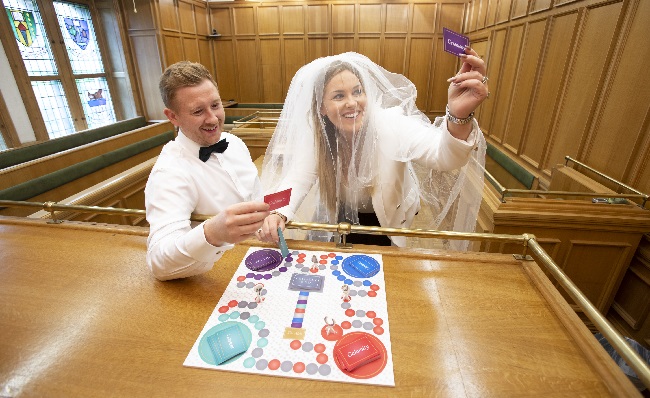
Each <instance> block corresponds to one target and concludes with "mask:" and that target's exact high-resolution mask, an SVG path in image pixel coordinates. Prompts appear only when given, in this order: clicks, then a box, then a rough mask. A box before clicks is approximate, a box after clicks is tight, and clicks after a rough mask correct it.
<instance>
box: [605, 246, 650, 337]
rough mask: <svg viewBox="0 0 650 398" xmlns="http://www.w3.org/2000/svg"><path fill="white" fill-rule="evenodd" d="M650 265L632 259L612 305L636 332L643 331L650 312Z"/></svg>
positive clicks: (640, 260) (638, 259)
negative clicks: (649, 267)
mask: <svg viewBox="0 0 650 398" xmlns="http://www.w3.org/2000/svg"><path fill="white" fill-rule="evenodd" d="M639 248H640V246H639ZM649 265H650V264H646V263H645V262H643V261H642V259H640V258H637V257H635V258H634V259H632V262H631V263H630V267H629V268H628V271H627V273H626V274H625V277H624V278H623V281H622V282H621V288H620V289H619V290H618V293H617V294H616V297H615V299H614V303H613V304H612V309H613V310H614V311H616V312H617V313H618V314H619V315H620V316H621V317H622V318H623V319H624V320H625V322H627V324H628V325H629V326H630V328H632V329H634V330H639V329H641V327H642V326H643V324H644V323H645V322H646V320H647V319H648V312H650V269H648V266H649Z"/></svg>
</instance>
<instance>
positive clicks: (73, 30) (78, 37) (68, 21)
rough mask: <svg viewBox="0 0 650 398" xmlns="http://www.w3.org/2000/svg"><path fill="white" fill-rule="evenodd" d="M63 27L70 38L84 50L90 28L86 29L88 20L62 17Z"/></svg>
mask: <svg viewBox="0 0 650 398" xmlns="http://www.w3.org/2000/svg"><path fill="white" fill-rule="evenodd" d="M63 20H64V21H65V27H66V29H67V30H68V33H70V37H72V40H73V41H74V42H75V43H76V44H77V45H78V46H79V48H81V49H82V50H85V49H86V47H87V46H88V42H89V41H90V30H89V29H88V22H87V21H86V20H85V19H77V18H74V19H73V18H64V19H63Z"/></svg>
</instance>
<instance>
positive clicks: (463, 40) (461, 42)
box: [442, 28, 469, 57]
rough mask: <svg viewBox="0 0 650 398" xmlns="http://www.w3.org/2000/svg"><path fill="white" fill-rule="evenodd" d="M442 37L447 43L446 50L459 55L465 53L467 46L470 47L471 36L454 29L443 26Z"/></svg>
mask: <svg viewBox="0 0 650 398" xmlns="http://www.w3.org/2000/svg"><path fill="white" fill-rule="evenodd" d="M442 38H443V41H444V43H445V45H444V49H445V51H446V52H448V53H450V54H454V55H455V56H457V57H458V56H459V55H461V54H465V47H469V38H468V37H467V36H463V35H461V34H460V33H456V32H454V31H453V30H449V29H447V28H442Z"/></svg>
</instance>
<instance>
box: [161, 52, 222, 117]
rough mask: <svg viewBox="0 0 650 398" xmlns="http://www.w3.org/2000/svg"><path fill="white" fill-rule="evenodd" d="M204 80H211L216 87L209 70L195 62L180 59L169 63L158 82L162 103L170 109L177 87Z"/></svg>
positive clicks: (191, 84) (195, 83)
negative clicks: (171, 63)
mask: <svg viewBox="0 0 650 398" xmlns="http://www.w3.org/2000/svg"><path fill="white" fill-rule="evenodd" d="M204 80H209V81H211V82H212V84H214V86H215V87H217V82H216V81H214V78H213V77H212V75H211V74H210V71H208V70H207V69H206V68H205V66H203V65H201V64H199V63H197V62H190V61H180V62H176V63H175V64H173V65H170V66H169V67H168V68H167V69H165V71H164V72H163V74H162V76H161V77H160V83H159V84H158V88H159V89H160V95H161V96H162V100H163V104H165V106H166V107H167V108H170V109H171V103H172V101H173V100H174V97H175V95H176V91H177V90H178V89H179V88H183V87H187V86H196V85H198V84H200V83H201V82H203V81H204ZM217 88H218V87H217Z"/></svg>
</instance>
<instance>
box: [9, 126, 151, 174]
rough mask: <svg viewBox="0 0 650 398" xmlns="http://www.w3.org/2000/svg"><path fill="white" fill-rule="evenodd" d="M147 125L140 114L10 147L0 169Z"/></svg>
mask: <svg viewBox="0 0 650 398" xmlns="http://www.w3.org/2000/svg"><path fill="white" fill-rule="evenodd" d="M146 125H147V121H146V119H145V118H144V117H143V116H138V117H135V118H132V119H127V120H122V121H119V122H115V123H111V124H108V125H106V126H102V127H97V128H94V129H89V130H84V131H79V132H76V133H74V134H70V135H66V136H64V137H59V138H55V139H52V140H48V141H45V142H39V143H37V144H33V145H27V146H24V147H20V148H13V149H8V150H6V151H2V152H0V170H1V169H4V168H7V167H9V166H14V165H17V164H20V163H24V162H28V161H30V160H35V159H38V158H42V157H44V156H47V155H52V154H55V153H58V152H63V151H65V150H68V149H72V148H76V147H78V146H81V145H85V144H89V143H91V142H95V141H98V140H101V139H104V138H108V137H112V136H114V135H118V134H121V133H125V132H127V131H131V130H135V129H139V128H141V127H145V126H146Z"/></svg>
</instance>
